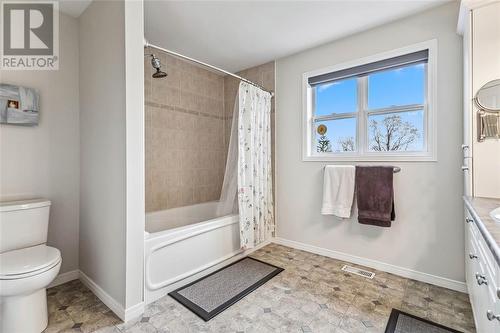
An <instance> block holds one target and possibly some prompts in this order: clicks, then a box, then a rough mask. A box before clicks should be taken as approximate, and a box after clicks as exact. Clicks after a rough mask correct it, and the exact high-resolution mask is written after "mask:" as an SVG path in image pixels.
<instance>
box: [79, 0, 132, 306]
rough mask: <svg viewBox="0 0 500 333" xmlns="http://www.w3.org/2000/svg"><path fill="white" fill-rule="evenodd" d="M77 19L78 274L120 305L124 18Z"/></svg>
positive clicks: (98, 4) (111, 13)
mask: <svg viewBox="0 0 500 333" xmlns="http://www.w3.org/2000/svg"><path fill="white" fill-rule="evenodd" d="M124 9H125V7H124V3H123V2H121V1H94V2H92V4H91V5H90V6H89V7H88V8H87V10H86V11H85V12H84V13H83V14H82V15H81V16H80V18H79V21H80V147H81V150H80V161H81V165H80V168H81V169H80V170H81V171H80V189H81V192H80V270H81V271H82V272H83V273H85V274H86V275H87V276H89V277H90V278H91V279H92V280H93V281H94V282H95V283H97V284H98V285H99V286H100V287H101V288H102V289H104V291H106V292H107V293H108V294H109V295H110V296H111V297H113V298H114V299H115V300H116V301H118V302H120V303H121V304H122V305H125V255H126V251H125V236H126V235H125V233H126V229H125V224H126V163H125V158H126V156H125V139H126V137H125V125H126V124H125V33H124V27H125V16H124V15H125V12H124Z"/></svg>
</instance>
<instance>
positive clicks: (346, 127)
mask: <svg viewBox="0 0 500 333" xmlns="http://www.w3.org/2000/svg"><path fill="white" fill-rule="evenodd" d="M424 77H425V76H424V65H423V64H417V65H411V66H407V67H403V68H397V69H393V70H388V71H383V72H378V73H374V74H371V75H370V76H369V77H368V87H369V88H368V108H369V109H379V108H386V107H390V106H396V105H408V104H423V103H424ZM356 80H357V79H356V78H351V79H346V80H341V81H336V82H330V83H325V84H322V85H319V86H317V87H316V115H328V114H332V113H337V114H341V113H351V112H356V111H357V110H356V109H357V83H356ZM400 115H401V116H402V118H403V120H404V121H408V122H410V123H411V124H413V125H414V126H416V127H417V128H418V129H419V132H420V134H421V136H420V138H419V139H418V141H417V142H415V143H414V144H413V145H412V147H409V150H420V149H421V148H422V134H423V112H422V111H416V112H405V113H400ZM376 119H377V120H379V121H380V120H382V119H383V116H377V117H376ZM322 123H324V124H325V125H326V126H327V128H328V131H327V133H326V135H327V137H328V138H329V139H330V142H331V143H332V147H333V149H334V151H335V150H336V149H335V148H336V143H337V142H338V139H339V138H345V137H349V136H353V137H355V129H356V119H354V118H352V119H342V120H335V121H327V122H322ZM319 124H320V123H317V125H319ZM317 136H318V137H319V135H317Z"/></svg>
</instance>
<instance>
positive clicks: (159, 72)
mask: <svg viewBox="0 0 500 333" xmlns="http://www.w3.org/2000/svg"><path fill="white" fill-rule="evenodd" d="M167 75H168V74H167V73H165V72H162V71H161V70H160V69H159V68H157V69H156V72H154V73H153V75H152V76H153V77H154V78H155V79H159V78H162V77H166V76H167Z"/></svg>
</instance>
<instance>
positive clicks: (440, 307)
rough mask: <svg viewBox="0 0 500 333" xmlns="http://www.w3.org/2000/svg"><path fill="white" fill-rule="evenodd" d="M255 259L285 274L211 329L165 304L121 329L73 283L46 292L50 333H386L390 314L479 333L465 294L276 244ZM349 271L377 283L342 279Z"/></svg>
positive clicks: (177, 307) (93, 298) (181, 309)
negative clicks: (369, 275)
mask: <svg viewBox="0 0 500 333" xmlns="http://www.w3.org/2000/svg"><path fill="white" fill-rule="evenodd" d="M252 256H253V257H255V258H256V259H259V260H263V261H266V262H268V263H270V264H273V265H277V266H280V267H283V268H284V269H285V271H283V272H282V273H281V274H279V275H278V276H276V277H275V278H273V279H271V280H270V281H268V282H267V283H266V284H264V285H263V286H261V287H260V288H258V289H257V290H255V291H254V292H252V293H251V294H249V295H248V296H246V297H245V298H243V299H242V300H241V301H239V302H238V303H236V304H235V305H233V306H232V307H230V308H229V309H227V310H226V311H224V312H222V313H221V314H219V315H218V316H217V317H215V318H213V319H212V320H211V321H209V322H204V321H203V320H201V319H199V318H198V317H197V316H196V315H194V314H193V313H192V312H190V311H189V310H187V309H186V308H184V307H183V306H182V305H180V304H179V303H177V302H176V301H175V300H173V299H172V298H170V297H169V296H165V297H163V298H161V299H159V300H158V301H156V302H154V303H152V304H149V305H148V306H147V307H146V309H145V313H144V314H143V316H142V317H139V318H136V319H134V320H132V321H130V322H128V323H122V322H120V320H119V319H118V317H116V316H115V315H114V314H113V313H112V312H111V311H110V310H109V309H108V308H107V307H106V306H105V305H104V304H103V303H102V302H101V301H100V300H99V299H98V298H97V297H96V296H95V295H93V294H92V293H91V292H90V291H89V290H88V289H87V288H86V287H85V286H84V285H83V284H82V283H81V282H79V281H71V282H68V283H66V284H63V285H60V286H57V287H54V288H51V289H49V290H48V291H47V295H48V297H47V298H48V309H49V326H48V327H47V329H46V331H45V333H66V332H84V333H85V332H96V333H184V332H186V333H189V332H193V333H198V332H199V333H202V332H207V333H209V332H214V333H224V332H228V333H229V332H231V333H238V332H244V333H251V332H256V333H265V332H278V333H281V332H283V333H289V332H297V333H305V332H313V333H323V332H325V333H326V332H328V333H357V332H360V333H372V332H380V333H382V332H384V330H385V325H386V323H387V320H388V318H389V314H390V312H391V309H392V308H398V309H400V310H402V311H404V312H408V313H411V314H414V315H417V316H420V317H423V318H426V319H428V320H432V321H435V322H438V323H440V324H443V325H447V326H449V327H451V328H454V329H457V330H460V331H463V332H465V333H469V332H475V329H474V324H473V318H472V310H471V307H470V304H469V300H468V296H467V295H466V294H462V293H459V292H455V291H452V290H448V289H445V288H441V287H437V286H432V285H429V284H426V283H422V282H418V281H414V280H409V279H405V278H402V277H399V276H396V275H393V274H389V273H385V272H380V271H377V270H373V269H369V268H366V267H362V266H359V265H354V264H352V263H346V262H344V261H340V260H334V259H331V258H327V257H323V256H319V255H316V254H312V253H308V252H305V251H299V250H295V249H291V248H288V247H285V246H281V245H277V244H270V245H268V246H266V247H265V248H263V249H260V250H258V251H256V252H254V253H253V254H252ZM346 264H348V265H350V266H354V267H359V268H362V269H367V270H369V271H372V272H375V277H374V278H373V279H366V278H363V277H360V276H357V275H353V274H348V273H345V272H343V271H341V268H342V266H344V265H346Z"/></svg>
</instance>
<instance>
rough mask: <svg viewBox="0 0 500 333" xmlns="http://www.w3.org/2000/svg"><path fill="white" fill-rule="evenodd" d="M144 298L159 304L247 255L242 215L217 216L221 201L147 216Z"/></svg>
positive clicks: (148, 301) (147, 301)
mask: <svg viewBox="0 0 500 333" xmlns="http://www.w3.org/2000/svg"><path fill="white" fill-rule="evenodd" d="M144 250H145V278H144V282H145V283H144V285H145V288H144V298H145V301H146V304H148V303H151V302H153V301H155V300H156V299H158V298H160V297H162V296H164V295H165V294H167V293H168V292H170V291H172V290H174V289H176V288H178V287H179V286H181V285H183V284H185V283H188V282H190V281H193V280H195V279H196V278H198V277H200V276H202V275H205V274H207V273H209V272H211V271H214V270H216V269H218V268H220V267H222V266H223V265H226V264H228V263H229V262H231V261H234V260H237V259H239V258H240V257H241V256H242V255H243V251H241V250H240V238H239V224H238V215H227V216H222V217H218V216H217V202H208V203H203V204H197V205H192V206H187V207H180V208H174V209H169V210H164V211H159V212H153V213H148V214H146V233H145V246H144Z"/></svg>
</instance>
